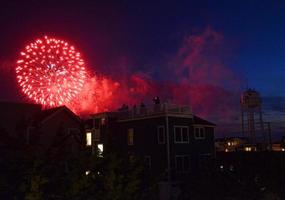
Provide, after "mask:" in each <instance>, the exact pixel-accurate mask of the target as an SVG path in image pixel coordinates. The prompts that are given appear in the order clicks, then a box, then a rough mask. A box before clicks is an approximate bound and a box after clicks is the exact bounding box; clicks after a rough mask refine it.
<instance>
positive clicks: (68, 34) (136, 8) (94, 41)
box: [0, 0, 285, 96]
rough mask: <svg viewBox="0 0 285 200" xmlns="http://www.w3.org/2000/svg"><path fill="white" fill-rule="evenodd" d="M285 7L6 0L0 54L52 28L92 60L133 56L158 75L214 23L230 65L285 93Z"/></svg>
mask: <svg viewBox="0 0 285 200" xmlns="http://www.w3.org/2000/svg"><path fill="white" fill-rule="evenodd" d="M103 2H104V3H103ZM284 9H285V2H284V1H274V3H273V2H272V1H261V0H256V1H156V3H154V2H152V1H149V2H147V1H113V2H112V1H77V2H76V1H60V3H59V2H56V1H36V0H35V1H2V3H1V8H0V16H1V17H0V25H1V33H0V36H1V37H0V43H1V46H0V58H1V59H2V61H5V60H9V59H11V60H13V59H15V57H16V56H17V55H18V52H19V49H20V48H21V47H23V46H24V45H25V44H27V42H30V41H31V40H32V39H34V38H36V37H38V36H41V35H43V34H49V35H55V36H58V37H61V38H65V39H68V40H70V41H72V42H73V43H75V44H76V46H77V47H78V48H79V49H80V50H81V51H82V52H83V53H84V55H85V59H86V60H87V61H88V63H89V64H90V65H91V66H92V67H95V68H98V69H100V70H102V71H104V70H109V69H110V67H113V66H114V65H116V64H118V63H119V62H124V60H127V61H126V62H128V63H129V64H130V65H131V66H132V67H133V68H134V69H135V70H145V69H148V68H150V67H151V68H153V69H154V70H153V71H154V72H152V73H153V74H154V76H157V77H158V78H159V70H160V68H161V66H162V65H165V62H167V59H166V58H167V57H168V56H171V55H172V54H173V53H174V52H176V51H177V49H178V48H179V46H180V45H181V43H182V42H183V39H184V38H185V37H186V36H187V35H189V34H197V33H199V32H202V31H203V30H204V29H206V28H207V27H210V28H211V29H213V30H214V31H216V32H218V33H220V34H222V35H223V36H224V38H225V41H226V42H225V43H224V45H225V46H227V49H228V50H229V51H230V58H227V60H226V62H227V66H228V67H229V68H231V69H232V70H233V71H235V72H237V73H238V74H239V75H240V76H241V77H242V78H243V80H247V81H248V84H249V86H250V87H254V88H256V89H258V90H259V91H260V92H261V93H262V94H263V95H264V96H282V95H285V88H284V86H283V85H284V84H285V79H284V78H283V77H284V75H285V66H284V65H285V58H284V54H285V37H284V35H285V20H284V19H285V12H284ZM245 86H246V83H244V85H243V87H245Z"/></svg>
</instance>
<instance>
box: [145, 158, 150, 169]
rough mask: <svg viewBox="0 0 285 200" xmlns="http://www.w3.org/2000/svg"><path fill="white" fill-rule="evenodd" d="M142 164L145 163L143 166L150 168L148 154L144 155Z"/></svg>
mask: <svg viewBox="0 0 285 200" xmlns="http://www.w3.org/2000/svg"><path fill="white" fill-rule="evenodd" d="M144 164H145V167H146V168H147V169H150V168H151V157H150V156H145V157H144Z"/></svg>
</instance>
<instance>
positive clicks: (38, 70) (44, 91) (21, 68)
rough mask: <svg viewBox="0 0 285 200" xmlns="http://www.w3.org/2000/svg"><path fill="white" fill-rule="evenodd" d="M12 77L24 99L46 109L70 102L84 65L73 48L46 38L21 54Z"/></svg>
mask: <svg viewBox="0 0 285 200" xmlns="http://www.w3.org/2000/svg"><path fill="white" fill-rule="evenodd" d="M16 74H17V80H18V83H19V85H20V87H21V88H22V91H23V93H24V94H26V95H27V97H28V98H30V99H32V100H33V101H35V102H36V103H40V104H42V105H44V106H50V107H53V106H59V105H63V104H68V103H70V102H72V101H73V99H74V97H76V96H77V95H78V94H79V93H80V91H81V90H82V88H83V85H84V83H85V80H86V75H87V73H86V70H85V67H84V61H83V59H82V58H81V56H80V53H79V52H78V51H76V49H75V48H74V47H73V46H71V45H69V44H68V43H67V42H65V41H63V40H58V39H55V38H49V37H47V36H45V37H44V38H42V39H38V40H36V41H35V42H32V43H31V44H29V45H27V46H26V48H25V50H24V51H22V52H21V56H20V59H19V60H18V61H17V67H16Z"/></svg>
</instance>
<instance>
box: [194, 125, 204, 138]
mask: <svg viewBox="0 0 285 200" xmlns="http://www.w3.org/2000/svg"><path fill="white" fill-rule="evenodd" d="M194 137H195V139H205V129H204V128H203V127H200V128H195V134H194Z"/></svg>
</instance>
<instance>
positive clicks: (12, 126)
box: [0, 102, 83, 151]
mask: <svg viewBox="0 0 285 200" xmlns="http://www.w3.org/2000/svg"><path fill="white" fill-rule="evenodd" d="M0 112H1V113H0V148H1V149H2V150H8V149H12V150H14V149H17V148H20V147H23V146H33V147H37V149H38V150H39V151H47V150H49V149H51V148H53V147H55V148H57V147H58V148H59V147H61V148H62V147H64V146H66V147H68V148H70V149H69V150H70V151H75V150H76V149H77V148H78V149H79V148H80V145H81V144H82V141H83V140H82V130H83V128H82V122H81V120H80V118H79V117H78V116H76V115H75V114H74V113H73V112H72V111H70V110H69V109H68V108H67V107H65V106H62V107H57V108H52V109H45V110H43V109H42V107H41V106H40V105H36V104H26V103H12V102H0Z"/></svg>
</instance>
